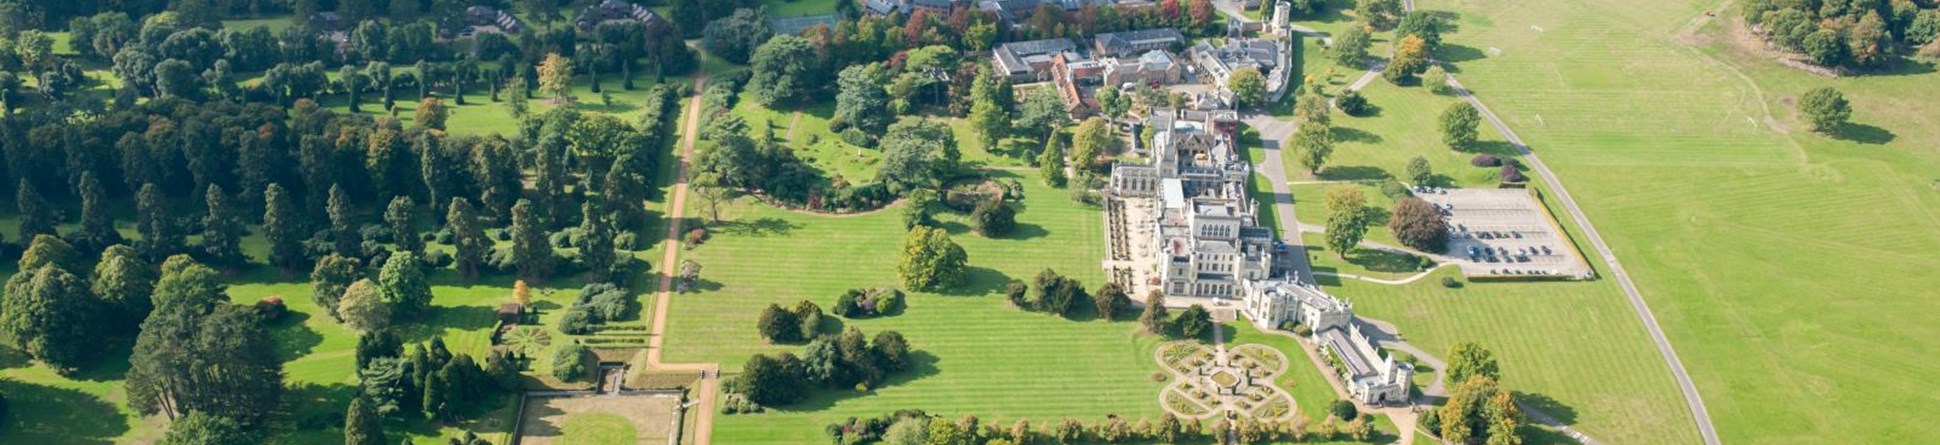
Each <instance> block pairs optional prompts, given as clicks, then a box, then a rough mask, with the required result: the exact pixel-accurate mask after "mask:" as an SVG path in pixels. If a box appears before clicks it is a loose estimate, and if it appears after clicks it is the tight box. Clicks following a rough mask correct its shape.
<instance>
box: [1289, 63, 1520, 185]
mask: <svg viewBox="0 0 1940 445" xmlns="http://www.w3.org/2000/svg"><path fill="white" fill-rule="evenodd" d="M1355 76H1358V74H1353V75H1349V76H1346V77H1347V78H1348V79H1347V81H1348V82H1352V80H1353V77H1355ZM1361 94H1362V95H1363V96H1365V97H1367V100H1368V103H1369V104H1371V105H1373V108H1374V111H1373V112H1371V113H1367V114H1365V115H1363V116H1358V117H1357V116H1348V115H1347V114H1346V113H1342V112H1340V111H1339V110H1335V111H1334V113H1333V123H1334V142H1335V144H1334V154H1333V157H1332V158H1331V159H1328V161H1327V165H1326V167H1325V168H1323V169H1321V171H1320V176H1319V178H1318V179H1326V180H1373V179H1394V180H1398V181H1402V182H1413V181H1411V180H1409V179H1408V178H1407V166H1408V160H1410V159H1413V158H1414V157H1415V156H1421V157H1424V158H1426V159H1428V165H1429V166H1430V167H1431V168H1432V170H1433V171H1434V172H1435V173H1436V175H1437V177H1436V180H1437V182H1438V184H1440V185H1443V186H1463V187H1493V186H1495V184H1496V177H1495V174H1496V171H1495V169H1491V168H1477V167H1471V166H1469V159H1470V158H1472V157H1474V156H1475V155H1476V154H1479V153H1490V154H1494V155H1497V156H1509V155H1511V154H1512V153H1514V149H1513V148H1512V147H1510V146H1509V144H1508V143H1507V142H1504V139H1503V138H1502V136H1501V135H1498V134H1495V132H1494V131H1489V130H1488V129H1487V128H1484V129H1483V130H1484V131H1482V132H1481V137H1480V138H1478V139H1477V141H1476V143H1475V144H1474V145H1472V146H1470V147H1468V148H1465V149H1463V150H1462V151H1459V152H1457V151H1454V150H1449V149H1448V146H1447V145H1444V144H1442V140H1441V125H1440V122H1441V121H1440V117H1441V113H1442V110H1444V109H1447V108H1448V106H1449V105H1452V104H1455V103H1457V102H1458V99H1456V98H1455V97H1454V96H1443V95H1436V94H1433V93H1431V92H1429V91H1428V90H1427V89H1425V88H1421V87H1418V86H1396V85H1394V84H1392V83H1388V82H1387V81H1386V80H1381V79H1376V80H1375V81H1374V82H1372V83H1369V84H1368V85H1367V87H1366V88H1363V89H1362V90H1361ZM1483 125H1484V126H1485V127H1486V126H1487V124H1486V123H1484V124H1483ZM1283 154H1285V155H1291V153H1283ZM1285 158H1286V159H1285V160H1286V166H1287V174H1288V176H1289V177H1288V179H1289V180H1293V181H1302V180H1312V179H1316V178H1314V177H1313V176H1312V175H1309V174H1308V173H1307V169H1306V168H1305V167H1301V166H1300V163H1299V162H1298V161H1297V160H1295V158H1293V157H1292V156H1285Z"/></svg>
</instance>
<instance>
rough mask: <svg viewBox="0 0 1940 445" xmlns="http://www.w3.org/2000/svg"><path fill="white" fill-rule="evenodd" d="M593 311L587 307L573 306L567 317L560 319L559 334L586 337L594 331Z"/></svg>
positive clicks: (568, 310)
mask: <svg viewBox="0 0 1940 445" xmlns="http://www.w3.org/2000/svg"><path fill="white" fill-rule="evenodd" d="M593 322H594V320H593V311H592V309H590V308H587V307H585V306H573V308H572V309H567V310H566V315H563V316H560V317H559V332H564V333H567V334H572V335H585V334H587V333H591V332H592V331H593Z"/></svg>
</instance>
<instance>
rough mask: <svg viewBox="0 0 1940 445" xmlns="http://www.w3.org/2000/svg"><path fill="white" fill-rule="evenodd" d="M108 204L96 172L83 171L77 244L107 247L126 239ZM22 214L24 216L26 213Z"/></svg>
mask: <svg viewBox="0 0 1940 445" xmlns="http://www.w3.org/2000/svg"><path fill="white" fill-rule="evenodd" d="M108 205H109V204H108V197H107V191H105V190H103V188H102V187H101V181H100V180H99V179H96V177H95V175H94V172H93V171H87V172H83V173H81V231H80V233H78V234H76V239H75V240H74V242H75V243H76V244H80V245H83V246H89V247H95V248H105V247H107V246H112V245H116V244H121V243H122V242H123V241H125V240H123V239H122V237H121V232H119V231H116V230H115V221H114V214H113V213H111V212H109V211H108ZM21 215H22V217H23V218H24V217H25V215H26V213H22V214H21ZM22 239H26V238H22Z"/></svg>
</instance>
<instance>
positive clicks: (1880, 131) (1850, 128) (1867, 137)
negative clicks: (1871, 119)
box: [1830, 122, 1899, 145]
mask: <svg viewBox="0 0 1940 445" xmlns="http://www.w3.org/2000/svg"><path fill="white" fill-rule="evenodd" d="M1830 136H1832V138H1833V139H1839V140H1844V141H1852V142H1858V143H1861V144H1867V145H1886V144H1887V143H1890V142H1893V140H1894V139H1898V138H1899V136H1897V135H1894V134H1893V132H1891V131H1887V130H1886V129H1884V128H1879V127H1875V126H1872V125H1866V124H1861V123H1853V122H1848V123H1846V124H1845V125H1841V126H1839V129H1838V130H1837V131H1833V132H1832V134H1831V135H1830Z"/></svg>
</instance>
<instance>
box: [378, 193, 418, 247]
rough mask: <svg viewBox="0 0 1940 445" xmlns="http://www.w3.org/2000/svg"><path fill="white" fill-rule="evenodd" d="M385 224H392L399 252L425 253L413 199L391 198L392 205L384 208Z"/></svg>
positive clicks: (406, 197) (393, 237)
mask: <svg viewBox="0 0 1940 445" xmlns="http://www.w3.org/2000/svg"><path fill="white" fill-rule="evenodd" d="M384 222H386V223H390V226H391V238H392V240H393V241H396V242H397V248H398V250H403V251H408V252H424V239H423V238H419V237H418V212H417V203H414V202H411V197H409V196H398V197H396V198H391V205H390V206H388V207H385V208H384Z"/></svg>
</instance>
